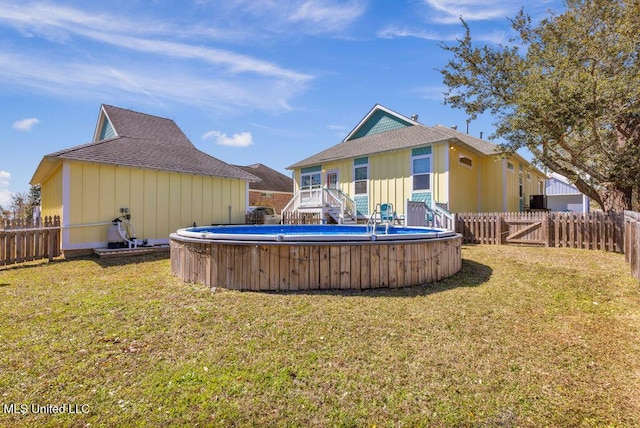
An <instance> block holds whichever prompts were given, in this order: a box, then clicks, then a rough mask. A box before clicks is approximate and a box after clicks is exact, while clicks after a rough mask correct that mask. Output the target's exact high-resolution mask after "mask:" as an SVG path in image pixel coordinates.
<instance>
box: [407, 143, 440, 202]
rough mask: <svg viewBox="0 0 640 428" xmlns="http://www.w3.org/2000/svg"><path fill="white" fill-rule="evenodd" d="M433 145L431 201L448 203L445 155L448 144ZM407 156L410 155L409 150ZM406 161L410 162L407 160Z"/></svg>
mask: <svg viewBox="0 0 640 428" xmlns="http://www.w3.org/2000/svg"><path fill="white" fill-rule="evenodd" d="M432 147H433V149H432V150H433V151H432V157H431V165H432V170H433V174H432V176H431V177H432V179H433V183H432V184H431V189H432V195H431V198H432V200H433V202H434V203H435V202H438V203H441V204H447V203H449V202H450V201H449V196H450V192H451V190H450V184H449V183H450V181H449V180H450V172H449V165H448V164H447V156H448V155H449V154H448V152H447V151H448V150H449V145H448V144H436V145H434V146H432ZM409 156H411V151H409ZM408 162H411V161H410V160H408ZM408 174H411V166H410V165H409V172H408ZM410 197H411V191H409V196H407V198H410Z"/></svg>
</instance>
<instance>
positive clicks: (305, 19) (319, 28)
mask: <svg viewBox="0 0 640 428" xmlns="http://www.w3.org/2000/svg"><path fill="white" fill-rule="evenodd" d="M364 11H365V7H364V5H363V4H362V3H361V2H359V1H351V2H347V3H346V4H344V3H343V2H335V3H334V2H329V1H326V0H307V1H304V2H303V3H301V4H300V5H297V6H296V7H295V10H294V12H293V13H292V14H290V15H289V17H288V20H289V21H291V22H295V23H305V26H306V25H307V24H311V27H306V30H307V31H308V30H311V31H308V32H312V33H313V32H331V31H337V30H342V29H344V28H346V27H347V26H349V25H350V24H351V23H352V22H353V21H355V20H356V19H357V18H359V17H360V16H361V15H362V14H363V13H364Z"/></svg>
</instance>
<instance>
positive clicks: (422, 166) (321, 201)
mask: <svg viewBox="0 0 640 428" xmlns="http://www.w3.org/2000/svg"><path fill="white" fill-rule="evenodd" d="M417 119H418V118H417V116H412V117H411V118H408V117H405V116H403V115H401V114H398V113H396V112H394V111H392V110H390V109H388V108H385V107H383V106H381V105H379V104H377V105H375V106H374V107H373V108H372V109H371V111H369V113H368V114H367V115H366V116H365V117H364V118H363V119H362V120H361V121H360V123H358V124H357V126H356V127H355V128H354V129H353V130H352V131H351V132H350V133H349V134H348V135H347V137H346V138H345V139H344V140H343V141H342V142H340V143H339V144H337V145H335V146H333V147H330V148H328V149H326V150H324V151H322V152H320V153H317V154H314V155H312V156H310V157H308V158H306V159H304V160H302V161H300V162H297V163H295V164H293V165H291V166H289V167H288V169H291V170H293V171H294V180H295V189H294V190H295V192H296V196H294V198H293V199H292V201H291V203H290V204H289V205H288V207H287V208H286V210H288V211H294V210H295V211H301V212H304V211H311V212H313V211H316V212H322V213H323V215H325V216H330V217H333V218H334V219H335V220H336V221H338V222H348V221H354V220H355V219H356V217H360V218H362V216H369V215H371V214H372V213H373V211H374V210H375V208H376V206H377V205H378V204H385V203H391V204H393V207H394V209H395V211H396V213H397V214H398V215H400V216H401V215H404V214H405V213H404V211H405V203H406V201H407V200H410V201H421V202H424V203H426V204H427V206H428V207H430V208H432V209H438V210H444V211H449V212H453V213H456V212H493V211H523V210H525V209H527V207H528V205H529V198H530V196H531V195H538V194H543V193H544V180H545V176H544V174H542V173H541V172H540V171H538V170H536V169H535V168H532V167H531V165H530V164H529V163H528V162H527V161H526V160H525V159H524V158H523V157H522V156H520V155H518V154H516V155H513V156H510V157H507V158H502V157H500V156H498V147H497V146H496V145H495V144H492V143H490V142H488V141H484V140H481V139H479V138H475V137H472V136H470V135H467V134H464V133H462V132H458V131H457V130H455V129H451V128H448V127H445V126H440V125H438V126H433V127H430V126H425V125H423V124H421V123H419V122H418V121H417ZM337 206H340V207H341V209H342V211H340V210H336V207H337ZM356 214H357V216H356Z"/></svg>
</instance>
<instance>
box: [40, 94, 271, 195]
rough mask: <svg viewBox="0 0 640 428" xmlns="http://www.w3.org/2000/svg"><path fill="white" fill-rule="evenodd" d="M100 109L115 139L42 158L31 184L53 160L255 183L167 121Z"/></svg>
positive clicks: (241, 171) (45, 171) (41, 177)
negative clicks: (200, 148) (197, 146)
mask: <svg viewBox="0 0 640 428" xmlns="http://www.w3.org/2000/svg"><path fill="white" fill-rule="evenodd" d="M103 109H104V112H105V114H106V115H107V117H108V119H109V121H110V122H111V124H112V126H113V128H114V129H115V131H116V133H117V137H115V138H112V139H108V140H102V141H96V142H93V143H89V144H83V145H80V146H75V147H71V148H68V149H64V150H60V151H57V152H54V153H50V154H48V155H46V156H45V158H44V159H43V160H42V162H40V165H39V166H38V169H37V170H36V172H35V174H34V176H33V178H32V180H31V182H32V183H38V182H41V181H43V180H44V179H46V177H47V175H48V173H50V172H52V171H50V169H51V168H52V161H55V159H70V160H77V161H86V162H98V163H105V164H113V165H122V166H130V167H139V168H150V169H158V170H163V171H169V172H181V173H189V174H198V175H207V176H214V177H224V178H237V179H241V180H249V181H259V178H257V177H255V176H254V175H252V174H250V173H247V172H246V171H244V170H242V169H240V168H237V167H235V166H233V165H229V164H227V163H225V162H223V161H221V160H219V159H217V158H215V157H213V156H210V155H208V154H206V153H204V152H202V151H200V150H198V149H197V148H196V147H195V146H194V145H193V144H192V143H191V141H189V139H188V138H187V136H186V135H184V133H183V132H182V130H181V129H180V128H179V127H178V126H177V125H176V124H175V122H174V121H173V120H171V119H164V118H161V117H157V116H151V115H148V114H144V113H139V112H135V111H131V110H125V109H121V108H118V107H113V106H107V105H104V106H103Z"/></svg>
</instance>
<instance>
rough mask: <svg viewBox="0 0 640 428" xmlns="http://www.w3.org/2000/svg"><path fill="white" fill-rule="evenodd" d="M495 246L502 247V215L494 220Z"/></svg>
mask: <svg viewBox="0 0 640 428" xmlns="http://www.w3.org/2000/svg"><path fill="white" fill-rule="evenodd" d="M496 244H497V245H502V214H498V219H497V220H496Z"/></svg>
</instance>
